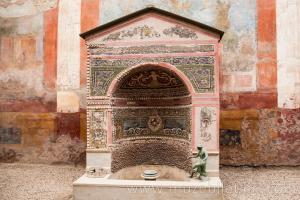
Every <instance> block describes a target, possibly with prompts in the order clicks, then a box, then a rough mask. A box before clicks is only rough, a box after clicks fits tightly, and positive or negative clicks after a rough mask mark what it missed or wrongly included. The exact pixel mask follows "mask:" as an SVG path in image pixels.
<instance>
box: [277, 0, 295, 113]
mask: <svg viewBox="0 0 300 200" xmlns="http://www.w3.org/2000/svg"><path fill="white" fill-rule="evenodd" d="M276 20H277V22H276V23H277V59H278V70H277V73H278V74H277V77H278V85H277V88H278V107H281V108H299V107H300V1H299V0H277V1H276Z"/></svg>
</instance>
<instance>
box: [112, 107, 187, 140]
mask: <svg viewBox="0 0 300 200" xmlns="http://www.w3.org/2000/svg"><path fill="white" fill-rule="evenodd" d="M190 120H191V111H190V108H172V109H170V108H165V109H162V108H160V109H154V108H147V109H142V108H141V109H138V108H127V109H121V108H114V109H113V121H114V125H115V130H114V134H113V135H114V140H118V139H123V138H139V137H160V136H164V137H175V138H183V139H187V140H188V139H189V138H190V129H191V128H190V126H191V121H190Z"/></svg>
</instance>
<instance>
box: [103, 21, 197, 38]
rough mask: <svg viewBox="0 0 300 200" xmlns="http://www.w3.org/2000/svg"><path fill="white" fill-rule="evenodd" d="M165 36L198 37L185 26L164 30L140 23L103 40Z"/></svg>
mask: <svg viewBox="0 0 300 200" xmlns="http://www.w3.org/2000/svg"><path fill="white" fill-rule="evenodd" d="M162 36H164V37H176V38H188V39H193V40H195V39H198V36H197V33H196V32H195V31H194V30H191V29H188V28H184V27H182V26H179V25H175V26H172V27H168V28H165V29H163V30H158V29H155V28H154V27H152V26H148V25H139V26H136V27H132V28H128V29H125V30H121V31H118V32H115V33H111V34H109V35H108V36H106V37H104V38H103V39H102V40H103V41H120V40H124V39H132V38H134V39H141V40H143V39H149V38H161V37H162Z"/></svg>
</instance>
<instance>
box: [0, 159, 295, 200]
mask: <svg viewBox="0 0 300 200" xmlns="http://www.w3.org/2000/svg"><path fill="white" fill-rule="evenodd" d="M83 171H84V168H83V167H74V166H70V165H39V164H20V163H12V164H4V163H0V199H1V200H8V199H10V200H11V199H13V200H15V199H18V200H24V199H39V200H44V199H45V200H46V199H47V200H48V199H51V200H52V199H54V200H69V199H72V182H73V181H74V180H76V179H77V178H78V177H80V176H81V175H82V174H83ZM221 179H222V181H223V184H224V197H225V199H230V200H235V199H239V200H256V199H257V200H258V199H259V200H264V199H272V200H281V199H282V200H286V199H289V200H293V199H295V200H298V199H300V167H268V168H250V167H223V168H221Z"/></svg>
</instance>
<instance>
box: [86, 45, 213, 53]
mask: <svg viewBox="0 0 300 200" xmlns="http://www.w3.org/2000/svg"><path fill="white" fill-rule="evenodd" d="M89 50H90V54H91V55H124V54H158V53H189V52H214V45H211V44H207V45H194V46H167V45H151V46H130V47H108V46H103V45H98V46H97V45H91V46H90V47H89Z"/></svg>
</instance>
